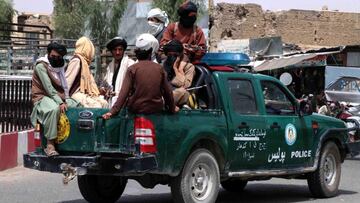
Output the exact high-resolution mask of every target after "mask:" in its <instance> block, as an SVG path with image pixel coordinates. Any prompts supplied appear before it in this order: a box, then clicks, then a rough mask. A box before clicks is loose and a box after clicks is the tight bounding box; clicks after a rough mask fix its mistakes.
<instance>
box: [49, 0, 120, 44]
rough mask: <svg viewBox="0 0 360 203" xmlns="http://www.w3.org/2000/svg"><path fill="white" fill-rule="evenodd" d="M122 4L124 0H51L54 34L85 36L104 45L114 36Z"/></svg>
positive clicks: (73, 37) (63, 36)
mask: <svg viewBox="0 0 360 203" xmlns="http://www.w3.org/2000/svg"><path fill="white" fill-rule="evenodd" d="M126 5H127V1H124V0H115V1H114V0H102V1H98V0H54V23H55V35H56V36H58V37H62V38H70V39H77V38H80V37H81V36H83V35H87V36H89V37H90V38H91V39H93V40H95V43H98V44H104V43H105V42H106V41H107V40H108V39H109V38H112V37H114V36H116V34H117V31H118V28H119V24H120V20H121V17H122V15H123V13H124V11H125V9H126Z"/></svg>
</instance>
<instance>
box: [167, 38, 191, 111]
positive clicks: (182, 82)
mask: <svg viewBox="0 0 360 203" xmlns="http://www.w3.org/2000/svg"><path fill="white" fill-rule="evenodd" d="M164 53H165V55H166V60H165V61H164V64H163V66H164V69H165V71H166V73H167V79H168V81H170V83H171V85H172V87H173V96H174V102H175V104H176V106H178V107H180V106H182V105H184V104H186V103H187V102H188V100H189V96H190V94H189V92H188V91H187V90H186V88H189V87H190V86H191V83H192V81H193V78H194V74H195V67H194V65H193V64H191V63H189V62H185V61H184V60H183V59H184V49H183V46H182V44H181V42H180V41H178V40H176V39H175V40H171V41H170V42H168V43H167V44H166V45H164Z"/></svg>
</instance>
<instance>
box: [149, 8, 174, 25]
mask: <svg viewBox="0 0 360 203" xmlns="http://www.w3.org/2000/svg"><path fill="white" fill-rule="evenodd" d="M147 18H148V19H149V18H157V19H159V20H160V21H161V22H163V23H164V25H165V27H167V25H168V24H169V18H168V15H167V14H166V12H165V11H162V10H161V9H160V8H153V9H151V10H150V11H149V13H148V14H147Z"/></svg>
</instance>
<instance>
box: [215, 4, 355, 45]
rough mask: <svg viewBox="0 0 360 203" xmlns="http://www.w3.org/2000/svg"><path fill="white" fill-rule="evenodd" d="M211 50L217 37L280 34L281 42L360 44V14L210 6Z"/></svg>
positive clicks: (245, 5) (230, 5) (242, 37)
mask: <svg viewBox="0 0 360 203" xmlns="http://www.w3.org/2000/svg"><path fill="white" fill-rule="evenodd" d="M210 19H211V21H210V23H211V26H212V27H211V29H210V46H211V50H213V49H214V47H215V46H216V43H217V41H219V39H226V38H228V39H246V38H260V37H267V36H281V37H282V40H283V42H286V43H295V44H306V45H320V46H337V45H351V44H352V45H353V44H360V13H343V12H336V11H307V10H289V11H280V12H272V11H263V10H262V8H261V6H260V5H257V4H226V3H221V4H217V6H215V7H213V11H212V12H211V16H210Z"/></svg>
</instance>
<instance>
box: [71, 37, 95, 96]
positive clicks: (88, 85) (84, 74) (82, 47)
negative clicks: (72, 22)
mask: <svg viewBox="0 0 360 203" xmlns="http://www.w3.org/2000/svg"><path fill="white" fill-rule="evenodd" d="M75 55H76V56H78V57H79V58H80V60H81V79H80V92H81V93H85V94H88V95H90V96H98V95H99V89H98V88H97V85H96V83H95V79H94V77H93V75H92V74H91V72H90V68H89V65H90V63H91V61H92V60H93V58H94V56H95V47H94V45H93V43H92V42H91V41H90V39H88V38H87V37H81V38H80V39H78V41H76V44H75Z"/></svg>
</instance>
